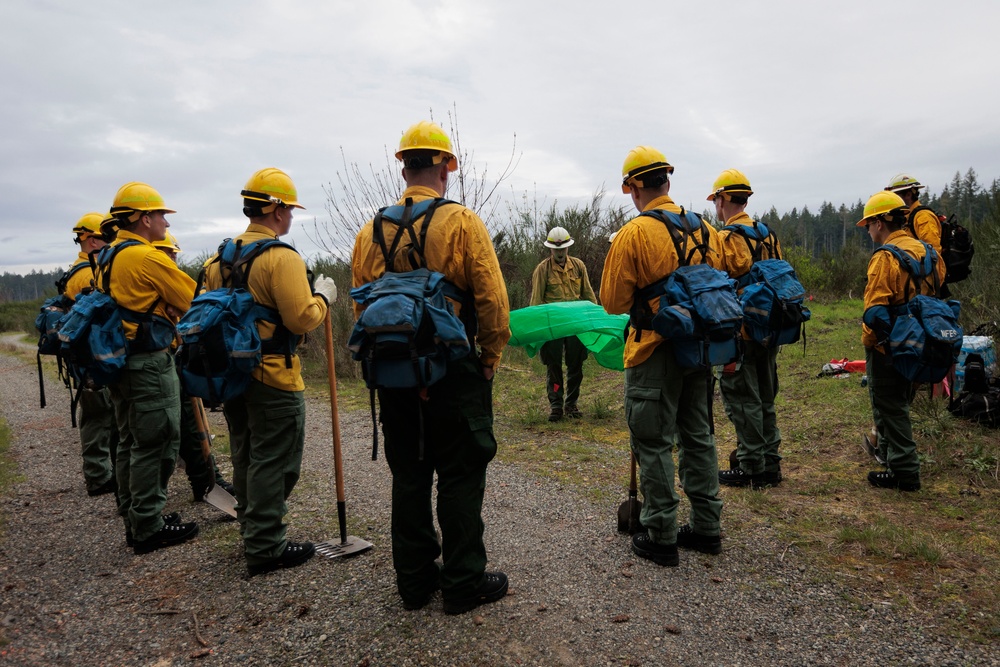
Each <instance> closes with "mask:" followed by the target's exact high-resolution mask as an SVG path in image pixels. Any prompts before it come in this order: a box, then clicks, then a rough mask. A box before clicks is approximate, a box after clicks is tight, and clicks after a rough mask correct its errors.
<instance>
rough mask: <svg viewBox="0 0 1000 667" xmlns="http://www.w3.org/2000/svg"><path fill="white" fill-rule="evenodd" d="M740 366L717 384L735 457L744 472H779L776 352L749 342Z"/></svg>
mask: <svg viewBox="0 0 1000 667" xmlns="http://www.w3.org/2000/svg"><path fill="white" fill-rule="evenodd" d="M745 342H746V349H745V350H744V353H743V362H742V364H740V365H739V367H738V368H737V369H736V371H735V372H734V373H731V374H730V373H723V375H722V379H721V381H720V383H719V385H720V387H721V389H722V398H723V400H724V401H725V404H726V414H727V415H729V419H730V420H731V421H732V422H733V426H734V427H735V429H736V439H737V443H738V445H737V453H736V455H737V456H738V457H739V460H740V468H742V469H743V472H745V473H748V474H751V475H757V474H760V473H762V472H779V471H780V470H781V456H780V455H779V454H778V446H779V445H780V444H781V431H779V430H778V421H777V417H776V415H775V411H774V398H775V396H777V395H778V364H777V359H778V350H777V348H775V349H773V350H769V349H767V348H766V347H764V346H763V345H761V344H759V343H757V342H755V341H752V340H748V341H745Z"/></svg>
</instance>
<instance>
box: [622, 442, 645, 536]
mask: <svg viewBox="0 0 1000 667" xmlns="http://www.w3.org/2000/svg"><path fill="white" fill-rule="evenodd" d="M629 454H630V457H631V459H632V475H631V477H630V479H629V485H628V500H626V501H625V502H623V503H622V504H621V505H619V506H618V532H619V533H628V534H629V535H634V534H635V533H640V532H642V530H643V528H642V524H641V523H639V512H641V511H642V503H641V502H640V501H639V487H638V484H637V483H636V476H635V452H629Z"/></svg>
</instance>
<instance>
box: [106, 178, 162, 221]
mask: <svg viewBox="0 0 1000 667" xmlns="http://www.w3.org/2000/svg"><path fill="white" fill-rule="evenodd" d="M150 211H163V212H164V213H176V211H174V210H171V209H169V208H167V205H166V204H164V203H163V197H161V196H160V193H159V192H157V191H156V190H154V189H153V188H152V187H150V186H148V185H146V184H145V183H138V182H135V181H133V182H131V183H126V184H125V185H123V186H121V187H120V188H118V192H117V193H116V194H115V201H114V203H113V204H112V205H111V215H113V216H115V217H116V218H119V219H123V220H127V221H128V222H135V221H136V220H138V219H139V216H138V215H136V213H139V212H150Z"/></svg>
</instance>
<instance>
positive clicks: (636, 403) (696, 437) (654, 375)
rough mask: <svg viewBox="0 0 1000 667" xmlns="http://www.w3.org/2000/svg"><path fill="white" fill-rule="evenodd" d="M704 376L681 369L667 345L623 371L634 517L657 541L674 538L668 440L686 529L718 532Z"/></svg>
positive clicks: (716, 472) (714, 463)
mask: <svg viewBox="0 0 1000 667" xmlns="http://www.w3.org/2000/svg"><path fill="white" fill-rule="evenodd" d="M710 386H711V385H710V376H709V374H708V373H707V372H706V371H705V370H703V369H682V368H681V367H680V366H678V365H677V361H676V360H675V359H674V353H673V349H672V348H671V346H670V344H669V343H664V344H662V345H660V346H659V347H657V348H656V350H655V351H654V352H653V354H652V356H651V357H650V358H649V359H647V360H646V361H644V362H642V363H641V364H639V365H638V366H634V367H632V368H626V369H625V413H626V418H627V420H628V428H629V433H630V435H631V445H632V451H633V453H635V457H636V460H637V461H638V462H639V467H640V469H641V475H640V489H641V490H642V496H643V503H642V514H641V515H640V520H641V521H642V525H643V526H645V527H646V530H647V531H648V532H649V537H650V539H651V540H652V541H653V542H656V543H658V544H673V543H675V542H676V541H677V505H678V504H679V502H680V497H679V496H678V494H677V491H676V490H675V488H674V458H673V449H674V442H675V440H676V441H677V443H678V445H679V447H680V451H679V453H678V456H677V473H678V476H679V477H680V481H681V485H682V486H683V487H684V494H685V495H686V496H687V497H688V500H689V501H690V502H691V527H692V528H693V529H694V531H695V532H697V533H700V534H702V535H718V534H719V523H720V517H721V515H722V500H721V499H720V498H719V497H718V494H719V463H718V460H717V459H716V453H715V436H714V435H712V428H711V419H712V417H711V404H710V402H709V393H708V392H709V389H710Z"/></svg>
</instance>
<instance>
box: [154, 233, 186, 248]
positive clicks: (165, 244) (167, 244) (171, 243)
mask: <svg viewBox="0 0 1000 667" xmlns="http://www.w3.org/2000/svg"><path fill="white" fill-rule="evenodd" d="M153 245H154V246H156V247H157V248H160V249H162V250H169V251H170V252H180V251H181V247H180V246H179V245H178V244H177V238H176V237H175V236H174V235H173V234H171V233H170V232H167V236H166V238H163V239H160V240H159V241H153Z"/></svg>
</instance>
